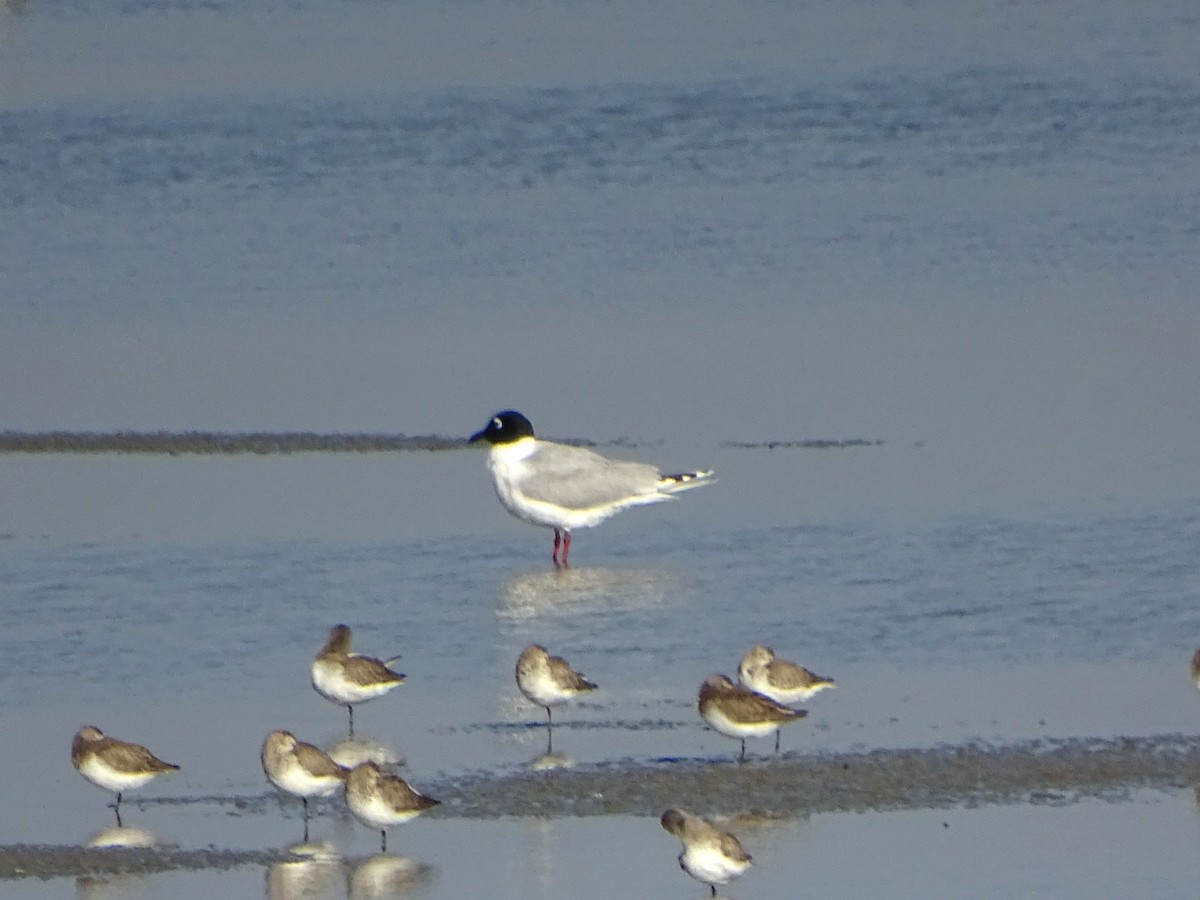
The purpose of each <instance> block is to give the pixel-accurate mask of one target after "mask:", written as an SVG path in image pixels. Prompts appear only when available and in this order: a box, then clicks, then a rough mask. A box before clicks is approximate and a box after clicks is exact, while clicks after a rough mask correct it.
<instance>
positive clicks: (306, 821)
mask: <svg viewBox="0 0 1200 900" xmlns="http://www.w3.org/2000/svg"><path fill="white" fill-rule="evenodd" d="M304 843H306V844H307V843H308V816H305V817H304Z"/></svg>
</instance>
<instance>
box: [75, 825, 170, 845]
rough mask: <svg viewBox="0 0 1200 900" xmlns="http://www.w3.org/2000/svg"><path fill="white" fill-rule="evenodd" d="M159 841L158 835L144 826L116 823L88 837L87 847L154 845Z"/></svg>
mask: <svg viewBox="0 0 1200 900" xmlns="http://www.w3.org/2000/svg"><path fill="white" fill-rule="evenodd" d="M158 843H159V840H158V837H157V836H156V835H155V834H154V833H153V832H150V831H147V830H146V829H144V828H134V827H132V826H129V825H117V826H115V827H112V828H105V829H103V830H101V831H97V832H96V833H95V834H93V835H92V836H91V837H90V838H88V841H87V844H86V846H88V847H154V846H157V845H158Z"/></svg>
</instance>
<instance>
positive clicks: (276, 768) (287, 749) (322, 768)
mask: <svg viewBox="0 0 1200 900" xmlns="http://www.w3.org/2000/svg"><path fill="white" fill-rule="evenodd" d="M262 767H263V771H264V772H265V773H266V774H267V778H268V780H270V782H271V784H273V785H275V787H277V788H279V789H280V790H281V791H283V792H284V793H287V794H291V795H292V796H293V797H299V798H300V799H301V800H302V801H303V802H304V840H306V841H307V840H308V798H309V797H328V796H330V795H331V794H333V793H334V791H336V790H337V789H338V788H340V787H342V786H343V785H345V783H346V779H347V778H348V777H349V775H350V770H349V769H347V768H345V767H344V766H339V765H338V764H337V763H335V762H334V761H333V760H332V759H331V758H330V756H329V754H328V753H326V752H325V751H324V750H322V749H320V748H319V747H314V746H313V745H312V744H306V743H305V742H304V741H298V740H296V736H295V735H294V734H292V733H291V732H290V731H272V732H271V733H270V734H268V735H267V739H266V740H265V741H263V747H262Z"/></svg>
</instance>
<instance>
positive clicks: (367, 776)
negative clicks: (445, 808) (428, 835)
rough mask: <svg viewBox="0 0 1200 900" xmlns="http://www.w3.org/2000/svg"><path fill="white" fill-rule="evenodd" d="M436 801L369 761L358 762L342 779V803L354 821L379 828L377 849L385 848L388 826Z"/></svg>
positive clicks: (434, 804)
mask: <svg viewBox="0 0 1200 900" xmlns="http://www.w3.org/2000/svg"><path fill="white" fill-rule="evenodd" d="M440 803H441V801H440V800H434V799H433V798H432V797H426V796H425V795H424V794H422V793H420V792H418V791H415V790H413V789H412V787H410V786H409V784H408V782H407V781H405V780H404V779H403V778H400V777H399V776H397V775H392V774H389V773H388V772H385V771H383V770H382V769H381V768H379V766H378V765H377V764H375V763H373V762H365V763H359V764H358V765H357V766H355V767H354V768H353V769H351V770H350V777H349V778H348V779H347V780H346V805H347V806H349V807H350V812H352V813H354V817H355V818H356V819H358V821H360V822H362V823H363V824H364V825H366V826H367V827H368V828H378V829H379V840H380V851H381V852H386V851H387V829H388V826H389V825H403V824H404V823H405V822H407V821H409V820H410V819H414V818H416V817H417V816H419V815H420V814H421V813H423V812H425V810H427V809H431V808H433V807H435V806H438V805H439V804H440Z"/></svg>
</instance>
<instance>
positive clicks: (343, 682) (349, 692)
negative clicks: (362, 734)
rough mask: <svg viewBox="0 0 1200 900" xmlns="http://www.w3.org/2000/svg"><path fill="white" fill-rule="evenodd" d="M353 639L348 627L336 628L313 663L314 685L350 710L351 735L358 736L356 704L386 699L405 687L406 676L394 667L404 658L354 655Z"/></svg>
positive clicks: (331, 631)
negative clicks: (351, 650) (399, 686)
mask: <svg viewBox="0 0 1200 900" xmlns="http://www.w3.org/2000/svg"><path fill="white" fill-rule="evenodd" d="M351 640H352V637H351V634H350V628H349V627H348V626H346V625H335V626H333V628H332V629H331V630H330V632H329V640H327V641H326V642H325V646H324V647H322V648H321V652H320V653H318V654H317V658H316V659H315V660H313V664H312V684H313V687H314V688H315V689H316V691H317V693H318V694H320V695H321V696H322V697H324V698H325V699H326V700H329V701H332V702H333V703H337V704H338V705H340V706H344V707H346V708H347V709H348V710H350V736H351V737H354V704H355V703H365V702H366V701H368V700H373V699H374V698H376V697H381V696H383V695H384V694H386V693H387V692H388V691H390V690H391V689H392V688H394V687H396V685H399V684H404V676H403V675H401V674H400V673H399V672H396V671H393V670H392V668H391V667H392V666H393V665H395V663H396V661H397V660H398V659H399V658H400V657H398V656H397V657H395V658H393V659H389V660H387V661H383V660H378V659H375V658H374V657H371V656H362V655H361V654H358V653H351V652H350V642H351Z"/></svg>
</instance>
